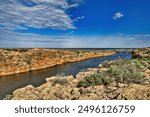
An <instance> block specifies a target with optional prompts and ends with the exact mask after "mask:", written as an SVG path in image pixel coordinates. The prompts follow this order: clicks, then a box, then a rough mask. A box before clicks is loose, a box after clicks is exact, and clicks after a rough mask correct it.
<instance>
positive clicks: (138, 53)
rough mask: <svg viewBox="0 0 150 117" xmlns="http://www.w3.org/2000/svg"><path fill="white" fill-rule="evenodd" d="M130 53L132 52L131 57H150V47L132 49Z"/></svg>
mask: <svg viewBox="0 0 150 117" xmlns="http://www.w3.org/2000/svg"><path fill="white" fill-rule="evenodd" d="M132 54H133V58H150V47H149V48H141V49H133V51H132Z"/></svg>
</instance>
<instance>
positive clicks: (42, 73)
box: [0, 52, 131, 99]
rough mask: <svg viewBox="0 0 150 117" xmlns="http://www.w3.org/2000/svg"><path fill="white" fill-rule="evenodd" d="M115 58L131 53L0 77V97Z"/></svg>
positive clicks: (128, 55)
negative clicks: (46, 79)
mask: <svg viewBox="0 0 150 117" xmlns="http://www.w3.org/2000/svg"><path fill="white" fill-rule="evenodd" d="M117 58H123V59H130V58H131V53H129V52H119V53H117V54H114V55H112V56H107V57H100V58H93V59H89V60H84V61H80V62H75V63H67V64H64V65H60V66H55V67H51V68H47V69H42V70H37V71H32V72H26V73H20V74H14V75H9V76H1V77H0V99H2V98H3V97H4V96H5V95H7V94H11V93H12V92H13V91H14V90H15V89H17V88H21V87H24V86H26V85H29V84H31V85H34V86H38V85H41V84H43V83H44V82H45V78H47V77H50V76H53V75H56V74H65V75H76V74H77V73H78V72H80V71H82V70H84V69H87V68H93V67H97V66H98V65H99V64H100V63H102V62H103V61H106V60H108V61H110V60H115V59H117Z"/></svg>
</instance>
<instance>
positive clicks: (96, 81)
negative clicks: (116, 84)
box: [78, 73, 112, 87]
mask: <svg viewBox="0 0 150 117" xmlns="http://www.w3.org/2000/svg"><path fill="white" fill-rule="evenodd" d="M111 82H112V79H111V78H110V77H108V76H106V75H105V74H103V73H96V74H93V75H90V76H87V77H85V79H84V80H82V81H80V82H79V84H78V87H88V86H96V85H102V84H104V85H107V84H109V83H111Z"/></svg>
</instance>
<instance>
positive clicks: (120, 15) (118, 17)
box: [112, 12, 124, 20]
mask: <svg viewBox="0 0 150 117" xmlns="http://www.w3.org/2000/svg"><path fill="white" fill-rule="evenodd" d="M123 17H124V14H123V13H122V12H117V13H115V15H114V16H113V17H112V18H113V19H114V20H118V19H120V18H123Z"/></svg>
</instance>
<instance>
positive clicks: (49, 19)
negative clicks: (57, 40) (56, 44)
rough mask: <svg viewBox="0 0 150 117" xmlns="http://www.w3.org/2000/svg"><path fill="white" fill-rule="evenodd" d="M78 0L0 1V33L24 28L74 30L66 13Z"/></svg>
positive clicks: (76, 4) (77, 3)
mask: <svg viewBox="0 0 150 117" xmlns="http://www.w3.org/2000/svg"><path fill="white" fill-rule="evenodd" d="M79 3H80V0H0V31H8V30H9V31H10V30H22V29H26V27H32V28H51V29H60V30H66V29H75V26H74V25H73V21H72V20H71V18H70V16H69V15H68V14H67V13H66V12H67V10H68V9H69V8H70V7H75V6H78V5H79Z"/></svg>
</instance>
